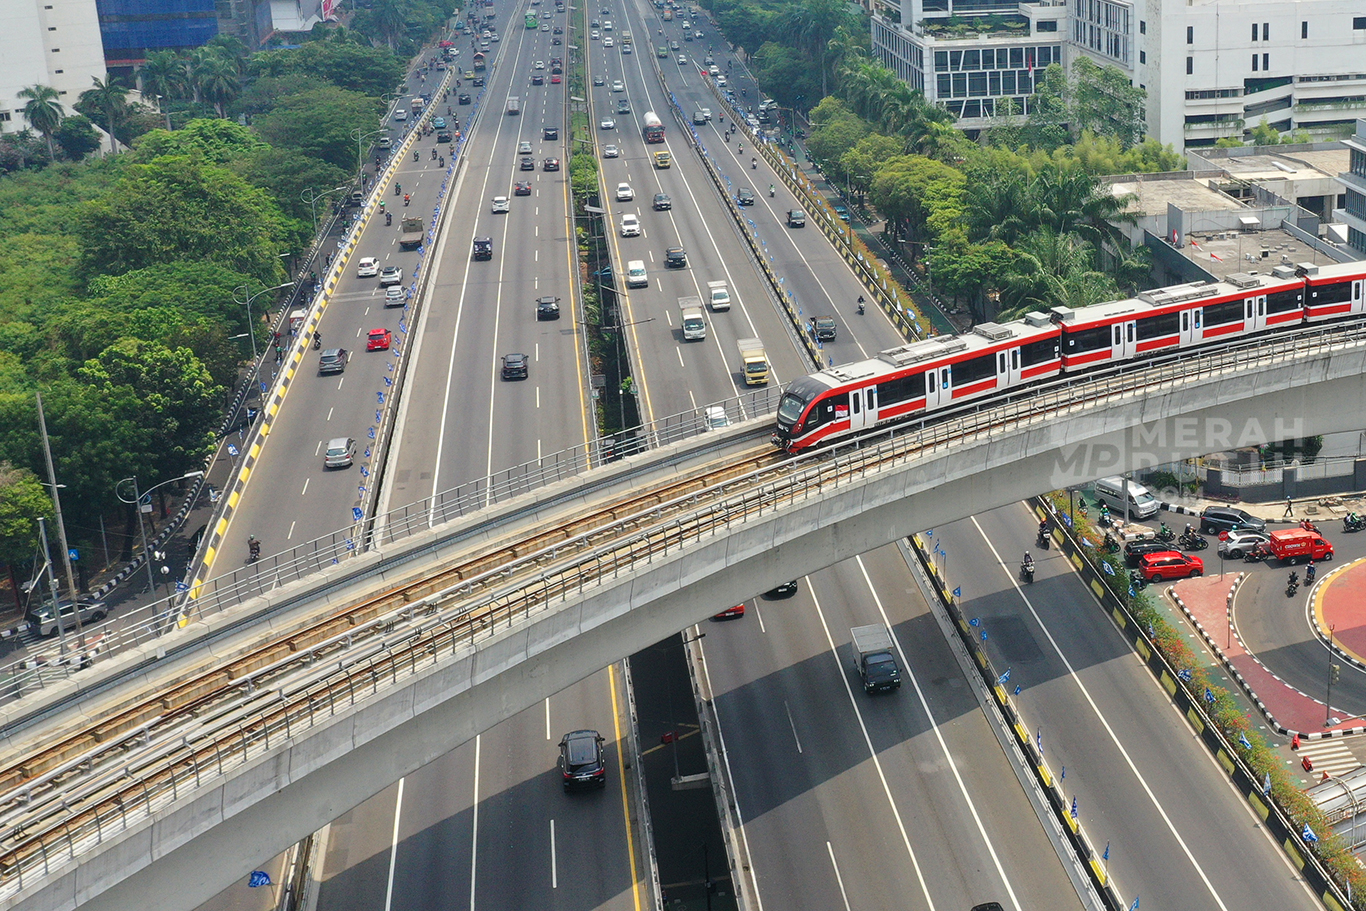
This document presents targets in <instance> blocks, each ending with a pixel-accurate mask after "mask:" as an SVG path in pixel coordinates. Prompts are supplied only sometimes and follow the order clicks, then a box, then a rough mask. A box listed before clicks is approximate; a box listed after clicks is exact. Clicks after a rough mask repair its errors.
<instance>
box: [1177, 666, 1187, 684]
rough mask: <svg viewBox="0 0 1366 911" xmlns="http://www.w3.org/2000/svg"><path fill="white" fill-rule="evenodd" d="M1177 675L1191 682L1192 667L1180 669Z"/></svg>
mask: <svg viewBox="0 0 1366 911" xmlns="http://www.w3.org/2000/svg"><path fill="white" fill-rule="evenodd" d="M1176 676H1178V677H1180V678H1181V679H1182V680H1184V681H1186V682H1187V683H1190V682H1191V669H1190V668H1186V669H1184V670H1182V671H1180V672H1179V673H1177V675H1176Z"/></svg>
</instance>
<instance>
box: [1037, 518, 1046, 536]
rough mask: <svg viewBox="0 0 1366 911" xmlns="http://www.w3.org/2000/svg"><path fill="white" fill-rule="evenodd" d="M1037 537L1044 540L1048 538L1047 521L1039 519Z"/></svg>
mask: <svg viewBox="0 0 1366 911" xmlns="http://www.w3.org/2000/svg"><path fill="white" fill-rule="evenodd" d="M1039 537H1040V538H1046V537H1048V520H1047V519H1040V520H1039Z"/></svg>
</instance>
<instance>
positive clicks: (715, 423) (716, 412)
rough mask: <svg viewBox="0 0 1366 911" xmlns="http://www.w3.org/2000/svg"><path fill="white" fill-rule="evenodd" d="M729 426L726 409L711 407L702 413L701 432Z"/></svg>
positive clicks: (717, 406)
mask: <svg viewBox="0 0 1366 911" xmlns="http://www.w3.org/2000/svg"><path fill="white" fill-rule="evenodd" d="M729 426H730V418H728V417H726V409H724V408H722V407H721V406H720V405H711V406H709V407H708V408H706V409H705V410H704V411H703V412H702V429H703V430H720V429H721V428H723V427H729Z"/></svg>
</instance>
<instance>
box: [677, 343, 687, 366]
mask: <svg viewBox="0 0 1366 911" xmlns="http://www.w3.org/2000/svg"><path fill="white" fill-rule="evenodd" d="M674 350H675V351H677V352H678V366H680V367H682V368H684V369H685V370H686V369H687V367H688V365H687V364H685V363H683V349H682V348H681V347H680V348H675V349H674Z"/></svg>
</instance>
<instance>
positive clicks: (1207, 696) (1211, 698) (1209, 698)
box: [1205, 687, 1214, 705]
mask: <svg viewBox="0 0 1366 911" xmlns="http://www.w3.org/2000/svg"><path fill="white" fill-rule="evenodd" d="M1205 701H1206V702H1208V703H1209V704H1210V705H1214V694H1213V693H1211V692H1210V689H1209V687H1205Z"/></svg>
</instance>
